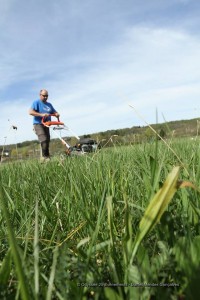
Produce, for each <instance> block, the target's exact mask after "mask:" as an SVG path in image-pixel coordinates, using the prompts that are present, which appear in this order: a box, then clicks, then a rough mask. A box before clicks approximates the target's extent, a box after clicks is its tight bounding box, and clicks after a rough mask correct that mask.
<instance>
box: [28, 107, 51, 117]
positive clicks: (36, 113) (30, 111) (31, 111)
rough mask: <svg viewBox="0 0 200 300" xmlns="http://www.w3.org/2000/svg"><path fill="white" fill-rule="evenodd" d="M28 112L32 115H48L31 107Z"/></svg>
mask: <svg viewBox="0 0 200 300" xmlns="http://www.w3.org/2000/svg"><path fill="white" fill-rule="evenodd" d="M28 112H29V115H31V116H34V117H48V116H49V114H43V113H39V112H37V111H35V110H34V109H32V108H30V109H29V111H28Z"/></svg>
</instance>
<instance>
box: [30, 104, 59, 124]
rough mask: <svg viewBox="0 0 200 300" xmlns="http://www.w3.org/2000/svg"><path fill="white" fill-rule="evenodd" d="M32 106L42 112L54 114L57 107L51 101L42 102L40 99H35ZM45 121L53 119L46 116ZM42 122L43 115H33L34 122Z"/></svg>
mask: <svg viewBox="0 0 200 300" xmlns="http://www.w3.org/2000/svg"><path fill="white" fill-rule="evenodd" d="M31 108H32V109H33V110H35V111H37V112H39V113H41V114H45V113H46V114H54V113H56V110H55V108H54V107H53V105H52V104H51V103H49V102H45V103H44V102H42V101H41V100H40V99H39V100H35V101H34V102H33V104H32V105H31ZM45 121H51V117H47V118H45ZM41 123H42V117H39V116H37V117H35V116H34V117H33V124H41Z"/></svg>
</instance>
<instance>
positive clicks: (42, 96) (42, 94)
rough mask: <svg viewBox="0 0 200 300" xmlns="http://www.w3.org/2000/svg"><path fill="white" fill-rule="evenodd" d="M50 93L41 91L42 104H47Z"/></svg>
mask: <svg viewBox="0 0 200 300" xmlns="http://www.w3.org/2000/svg"><path fill="white" fill-rule="evenodd" d="M48 96H49V95H48V92H47V91H41V93H40V99H41V100H42V102H47V99H48Z"/></svg>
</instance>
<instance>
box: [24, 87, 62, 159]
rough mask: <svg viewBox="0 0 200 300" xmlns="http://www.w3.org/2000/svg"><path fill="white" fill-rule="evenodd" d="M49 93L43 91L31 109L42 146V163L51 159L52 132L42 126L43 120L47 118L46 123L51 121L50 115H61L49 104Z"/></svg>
mask: <svg viewBox="0 0 200 300" xmlns="http://www.w3.org/2000/svg"><path fill="white" fill-rule="evenodd" d="M48 96H49V95H48V91H47V90H45V89H43V90H41V91H40V98H39V99H38V100H35V101H34V102H33V103H32V105H31V108H30V109H29V114H30V115H31V116H33V127H34V130H35V133H36V134H37V136H38V140H39V142H40V144H41V150H42V157H41V161H42V162H44V161H48V160H49V159H50V158H49V157H50V155H49V143H50V132H49V127H46V126H44V125H43V124H42V118H43V117H45V121H50V120H51V117H50V116H49V115H50V114H54V115H55V116H56V117H57V118H59V116H60V115H59V113H58V112H57V111H56V110H55V108H54V107H53V105H52V104H51V103H49V102H47V99H48Z"/></svg>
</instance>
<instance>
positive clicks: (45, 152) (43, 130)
mask: <svg viewBox="0 0 200 300" xmlns="http://www.w3.org/2000/svg"><path fill="white" fill-rule="evenodd" d="M34 129H35V133H36V134H37V136H38V140H39V142H40V144H41V150H42V157H49V143H50V133H49V128H48V127H45V126H44V125H42V124H37V125H34Z"/></svg>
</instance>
